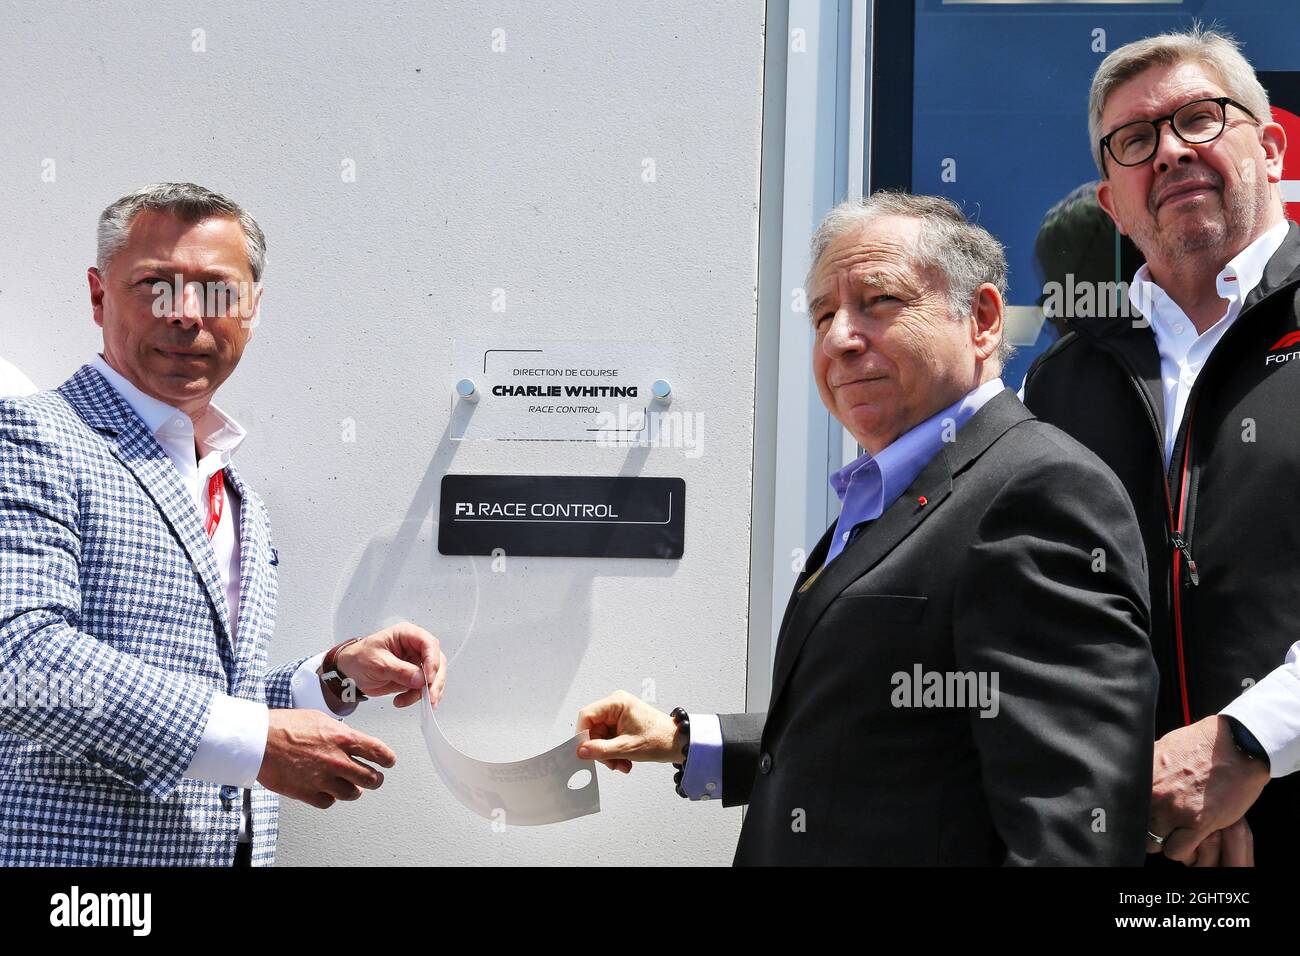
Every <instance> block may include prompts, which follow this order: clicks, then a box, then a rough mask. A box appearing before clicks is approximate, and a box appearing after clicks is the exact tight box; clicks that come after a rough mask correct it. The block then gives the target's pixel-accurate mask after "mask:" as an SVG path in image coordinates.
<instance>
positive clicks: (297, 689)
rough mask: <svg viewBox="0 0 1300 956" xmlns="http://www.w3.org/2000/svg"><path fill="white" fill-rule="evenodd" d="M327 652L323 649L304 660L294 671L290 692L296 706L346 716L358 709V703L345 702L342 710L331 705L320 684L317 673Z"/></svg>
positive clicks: (336, 715)
mask: <svg viewBox="0 0 1300 956" xmlns="http://www.w3.org/2000/svg"><path fill="white" fill-rule="evenodd" d="M327 653H328V652H327V651H321V652H320V653H319V654H317V655H316V656H315V657H309V658H307V659H306V660H305V661H303V662H302V665H301V666H300V667H299V668H298V669H297V670H296V671H294V672H293V679H292V680H291V681H290V682H289V693H290V694H292V695H293V706H294V707H305V708H309V709H311V710H320V711H324V712H325V713H327V714H329V715H330V716H331V717H346V716H348V715H349V714H350V713H352V712H353V711H354V710H356V709H357V705H356V704H355V703H353V704H345V705H343V709H342V710H335V709H334V708H332V707H330V705H329V704H328V703H326V702H325V691H324V690H323V689H322V688H321V686H320V675H319V674H317V673H316V671H317V670H319V669H320V666H321V664H323V663H324V662H325V655H326V654H327Z"/></svg>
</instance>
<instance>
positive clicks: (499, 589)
mask: <svg viewBox="0 0 1300 956" xmlns="http://www.w3.org/2000/svg"><path fill="white" fill-rule="evenodd" d="M450 434H451V430H450V425H449V427H448V430H446V431H444V432H443V434H442V436H441V438H440V439H439V441H438V444H437V447H436V448H435V450H434V454H433V457H432V459H431V461H430V462H429V466H428V468H427V469H426V470H425V473H424V477H423V478H422V479H421V481H420V484H419V487H418V488H416V490H415V494H414V495H413V496H412V498H411V503H410V505H409V507H408V508H407V510H406V514H405V515H404V516H403V517H402V519H401V520H400V521H398V522H396V523H395V524H392V525H390V526H387V527H385V528H383V529H381V530H380V531H379V532H378V533H376V534H374V535H373V536H371V537H370V538H369V539H368V540H367V541H366V542H365V544H364V545H363V546H362V549H361V551H360V553H359V555H357V556H356V558H355V560H354V561H352V562H351V563H349V564H347V565H345V566H344V567H342V568H341V569H340V576H339V586H338V587H337V588H336V591H335V595H334V640H335V641H343V640H347V639H348V638H350V637H354V636H356V635H358V634H368V633H371V632H372V631H375V630H377V629H379V628H382V627H384V626H387V625H389V624H393V623H396V622H397V621H400V620H403V619H407V620H412V621H418V622H421V623H422V624H424V625H425V626H427V627H430V629H432V630H434V632H435V633H436V634H437V636H438V638H439V640H440V641H441V643H442V647H443V652H444V653H445V654H446V655H447V660H448V666H449V680H448V687H447V693H446V695H445V699H444V701H443V703H442V704H441V705H440V707H439V710H438V713H439V718H440V721H441V723H442V725H443V727H444V729H445V731H446V732H447V734H448V736H449V737H450V738H452V739H453V741H454V742H455V743H456V744H457V746H459V747H461V748H462V749H465V750H466V751H467V752H469V753H472V754H473V755H474V756H475V757H478V758H480V759H484V760H513V759H518V758H520V757H525V756H531V755H532V753H533V752H534V751H533V750H529V749H528V748H529V747H530V746H531V745H532V742H534V741H536V742H538V743H539V744H540V745H541V746H544V747H549V746H552V745H553V744H554V740H552V739H551V738H552V737H553V736H554V730H553V728H554V725H555V723H556V721H559V722H561V723H563V724H566V725H571V723H572V720H573V718H574V717H575V716H576V714H571V713H569V709H570V708H569V706H568V705H567V704H566V703H565V700H566V697H567V694H568V691H569V688H570V686H571V685H572V683H573V680H574V677H575V675H576V674H577V672H578V669H579V667H580V666H581V663H582V660H583V657H584V655H585V654H586V652H587V647H588V644H589V643H590V642H592V641H593V640H594V641H619V640H622V639H624V637H623V635H621V634H609V633H601V634H593V633H592V618H593V609H594V607H593V606H594V604H595V603H596V602H597V601H599V600H600V599H601V595H602V593H609V591H608V590H606V591H602V589H600V588H598V587H597V581H598V579H600V578H609V577H624V576H633V577H636V578H638V579H641V580H642V583H643V589H642V593H644V585H645V584H647V583H648V580H647V579H656V578H657V579H660V580H659V582H658V584H659V586H658V587H655V588H653V590H654V592H655V600H656V602H657V601H660V600H662V601H664V602H667V601H671V600H673V593H672V588H671V581H670V579H671V577H672V576H673V574H674V573H675V572H676V569H677V562H676V561H660V560H650V559H645V560H641V559H613V558H611V559H599V558H540V557H522V556H520V557H512V556H510V555H503V556H500V557H496V558H493V557H489V556H475V557H469V556H451V555H442V554H439V553H438V514H439V509H438V496H439V489H440V485H441V481H442V476H443V475H445V474H446V473H447V472H448V471H449V470H450V469H451V466H452V463H453V461H454V459H455V456H456V452H457V450H458V448H459V446H460V444H461V443H460V442H457V441H452V440H451V438H450ZM648 453H649V449H648V448H633V449H631V450H630V451H629V453H628V454H627V456H626V458H625V459H624V461H623V464H622V466H621V467H620V469H619V474H620V475H622V476H633V475H638V474H640V473H641V471H642V469H643V467H644V464H645V461H646V457H647V455H648ZM612 590H613V593H614V599H615V600H617V599H618V598H617V590H618V589H617V586H615V588H614V589H612ZM632 610H633V612H634V614H633V615H625V616H626V617H629V618H632V617H634V619H635V621H636V628H635V630H636V631H638V632H641V633H644V629H645V626H646V621H647V620H648V619H649V618H651V617H652V616H653V613H654V611H653V608H646V609H643V610H644V613H641V610H642V609H632ZM601 618H602V619H603V620H609V619H610V615H609V614H608V613H606V614H603V615H601ZM636 679H637V678H636V677H635V676H632V677H628V676H626V675H610V686H611V687H613V686H615V685H617V684H620V682H622V683H630V682H632V681H635V680H636ZM561 709H563V710H564V713H563V714H561V713H560V711H561ZM503 730H510V731H518V734H517V735H516V734H513V733H504V734H503ZM547 741H549V742H547Z"/></svg>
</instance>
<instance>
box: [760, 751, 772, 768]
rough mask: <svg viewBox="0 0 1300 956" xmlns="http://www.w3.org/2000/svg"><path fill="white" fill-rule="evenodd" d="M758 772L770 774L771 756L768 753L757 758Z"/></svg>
mask: <svg viewBox="0 0 1300 956" xmlns="http://www.w3.org/2000/svg"><path fill="white" fill-rule="evenodd" d="M758 772H759V773H771V772H772V755H771V754H769V753H765V754H763V755H762V756H761V757H759V758H758Z"/></svg>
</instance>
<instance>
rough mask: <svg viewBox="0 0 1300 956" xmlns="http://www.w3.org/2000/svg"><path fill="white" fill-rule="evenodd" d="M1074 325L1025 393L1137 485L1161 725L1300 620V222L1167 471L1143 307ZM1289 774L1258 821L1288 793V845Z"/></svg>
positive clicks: (1245, 669)
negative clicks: (1127, 314) (1133, 312)
mask: <svg viewBox="0 0 1300 956" xmlns="http://www.w3.org/2000/svg"><path fill="white" fill-rule="evenodd" d="M1135 323H1136V325H1135ZM1070 327H1071V329H1072V331H1071V332H1070V333H1068V334H1067V335H1065V336H1063V337H1062V338H1061V340H1060V341H1058V342H1057V343H1056V344H1055V345H1053V346H1052V347H1051V348H1050V349H1048V350H1047V351H1046V352H1045V353H1043V355H1041V356H1040V357H1039V358H1038V359H1037V361H1035V362H1034V364H1033V366H1032V367H1031V368H1030V370H1029V374H1028V377H1027V379H1026V386H1025V404H1026V405H1028V406H1029V408H1030V410H1031V411H1033V413H1034V414H1035V415H1037V416H1038V417H1039V418H1041V419H1043V420H1044V421H1047V422H1051V423H1052V424H1053V425H1056V426H1057V427H1059V428H1061V429H1063V430H1064V431H1066V432H1068V433H1069V434H1070V435H1072V436H1073V437H1074V438H1076V439H1078V440H1079V441H1080V442H1082V443H1083V444H1084V445H1087V446H1088V447H1089V448H1090V449H1092V450H1093V451H1094V452H1096V453H1097V455H1098V456H1099V457H1100V458H1101V459H1102V460H1103V461H1104V462H1106V464H1108V465H1109V466H1110V467H1111V468H1112V469H1113V470H1114V471H1115V473H1116V475H1118V477H1119V479H1120V482H1121V483H1122V484H1123V485H1124V487H1125V489H1126V490H1127V491H1128V493H1129V496H1130V497H1131V498H1132V502H1133V506H1134V510H1135V511H1136V512H1137V515H1138V521H1139V523H1140V525H1141V527H1142V535H1143V542H1144V545H1145V547H1146V552H1147V561H1148V566H1149V569H1150V582H1151V611H1152V627H1153V631H1152V648H1153V651H1154V653H1155V655H1156V663H1157V665H1158V667H1159V669H1160V677H1161V686H1160V699H1159V704H1158V710H1157V728H1156V729H1157V733H1158V734H1164V733H1166V732H1168V731H1170V730H1172V729H1174V728H1176V727H1179V726H1182V725H1184V724H1186V723H1190V722H1193V721H1196V720H1199V719H1200V718H1202V717H1204V716H1206V715H1209V714H1213V713H1216V712H1217V711H1218V710H1219V709H1221V708H1222V707H1224V706H1225V705H1226V704H1227V703H1228V702H1229V701H1231V700H1232V699H1234V698H1235V697H1237V696H1238V695H1240V694H1241V693H1242V691H1244V690H1245V689H1246V688H1247V687H1249V686H1250V685H1251V684H1252V683H1253V682H1254V681H1257V680H1259V679H1260V678H1261V677H1263V676H1264V675H1265V674H1267V673H1268V672H1269V671H1271V670H1273V669H1274V668H1275V667H1277V666H1278V665H1279V664H1281V663H1282V661H1283V658H1284V657H1285V656H1286V652H1287V650H1288V648H1289V647H1290V646H1291V644H1292V643H1294V642H1295V640H1296V638H1297V633H1298V632H1300V500H1298V499H1297V492H1298V491H1300V334H1296V333H1297V331H1298V330H1300V229H1298V228H1297V226H1296V224H1295V223H1291V224H1290V227H1289V229H1288V231H1287V234H1286V238H1285V239H1284V240H1283V242H1282V245H1281V247H1280V248H1279V249H1278V250H1277V252H1276V253H1274V255H1273V257H1272V258H1271V259H1270V260H1269V261H1268V265H1267V266H1266V267H1265V269H1264V275H1263V278H1262V279H1261V280H1260V283H1259V285H1258V286H1256V288H1255V289H1254V290H1252V291H1251V293H1250V294H1249V295H1248V296H1247V297H1246V301H1245V303H1244V304H1243V307H1242V310H1241V313H1240V315H1238V317H1237V320H1236V322H1234V323H1233V325H1232V326H1231V327H1230V328H1229V329H1228V330H1227V332H1225V333H1224V335H1223V338H1222V339H1221V340H1220V341H1219V343H1218V345H1217V346H1216V347H1215V348H1214V351H1213V352H1212V353H1211V354H1210V356H1209V358H1208V359H1207V360H1206V362H1205V365H1204V366H1203V367H1202V369H1201V372H1200V375H1199V377H1198V378H1197V380H1196V384H1195V386H1194V387H1193V388H1192V391H1191V393H1190V395H1189V397H1188V401H1187V406H1186V410H1185V411H1184V413H1183V420H1182V422H1181V424H1180V426H1179V431H1178V435H1177V438H1176V441H1175V444H1174V450H1173V457H1172V459H1171V463H1170V467H1169V471H1168V473H1167V474H1166V472H1165V468H1164V421H1165V412H1164V390H1163V389H1162V387H1161V373H1160V356H1159V353H1158V352H1157V350H1156V342H1155V336H1154V334H1153V333H1152V331H1151V329H1150V328H1149V327H1147V325H1146V324H1145V321H1144V320H1142V319H1141V318H1140V317H1135V318H1130V317H1105V318H1088V319H1072V320H1070ZM1287 783H1288V785H1287V786H1285V787H1284V786H1279V781H1274V783H1273V784H1270V786H1269V787H1268V788H1267V789H1266V791H1265V796H1266V797H1268V798H1270V799H1269V800H1264V799H1261V814H1260V815H1261V821H1260V822H1261V823H1262V822H1264V821H1263V820H1262V817H1263V816H1264V815H1266V811H1267V810H1268V805H1269V804H1270V803H1277V801H1279V800H1285V801H1286V806H1285V807H1283V806H1281V805H1279V806H1277V807H1276V809H1277V811H1278V816H1277V819H1278V823H1279V824H1281V823H1282V815H1283V814H1284V813H1285V815H1286V816H1288V817H1291V818H1292V819H1291V822H1290V823H1289V825H1288V826H1287V827H1286V829H1287V830H1288V832H1289V834H1290V836H1289V840H1290V842H1291V843H1292V845H1295V844H1296V843H1300V817H1297V816H1296V814H1297V813H1300V785H1297V784H1300V774H1297V775H1295V776H1293V777H1292V778H1291V779H1290V780H1289V781H1288V782H1287ZM1250 819H1251V822H1252V827H1254V829H1255V830H1256V846H1257V850H1264V849H1265V847H1264V843H1265V841H1263V840H1261V834H1260V832H1259V830H1260V827H1259V826H1258V825H1256V822H1255V815H1254V814H1252V816H1251V818H1250ZM1278 838H1279V839H1280V838H1281V834H1279V835H1278Z"/></svg>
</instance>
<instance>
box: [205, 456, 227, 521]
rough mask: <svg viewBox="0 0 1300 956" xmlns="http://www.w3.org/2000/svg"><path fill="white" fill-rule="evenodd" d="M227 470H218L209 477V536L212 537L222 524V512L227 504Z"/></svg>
mask: <svg viewBox="0 0 1300 956" xmlns="http://www.w3.org/2000/svg"><path fill="white" fill-rule="evenodd" d="M224 474H225V470H224V469H222V470H220V471H217V472H216V473H215V474H214V475H213V476H212V477H211V478H209V479H208V524H207V528H206V530H207V532H208V537H209V538H211V537H212V536H213V535H214V534H216V533H217V525H219V524H221V512H222V510H224V508H225V506H226V483H225V479H224V477H223V476H224Z"/></svg>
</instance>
